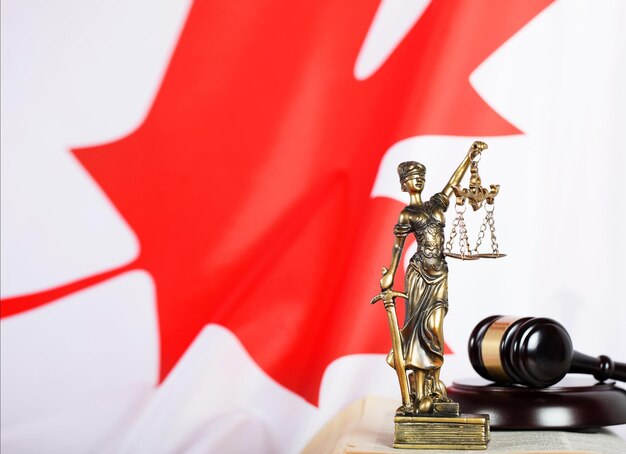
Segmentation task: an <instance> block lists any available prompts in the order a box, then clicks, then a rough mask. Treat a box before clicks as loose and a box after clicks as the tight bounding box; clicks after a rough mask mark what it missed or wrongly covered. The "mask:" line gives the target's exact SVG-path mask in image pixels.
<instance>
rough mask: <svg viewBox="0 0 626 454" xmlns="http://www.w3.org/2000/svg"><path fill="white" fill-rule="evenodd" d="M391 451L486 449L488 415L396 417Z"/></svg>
mask: <svg viewBox="0 0 626 454" xmlns="http://www.w3.org/2000/svg"><path fill="white" fill-rule="evenodd" d="M394 423H395V430H394V440H393V447H394V448H405V449H486V448H487V443H488V442H489V438H490V433H489V415H469V414H461V415H458V416H457V415H450V416H447V415H446V416H436V415H435V414H424V415H419V414H418V415H399V414H396V416H395V418H394Z"/></svg>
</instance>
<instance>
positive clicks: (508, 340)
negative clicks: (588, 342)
mask: <svg viewBox="0 0 626 454" xmlns="http://www.w3.org/2000/svg"><path fill="white" fill-rule="evenodd" d="M468 351H469V357H470V361H471V363H472V366H473V367H474V370H476V372H478V374H479V375H480V376H481V377H483V378H486V379H487V380H491V381H495V382H497V383H517V384H521V385H526V386H530V387H533V388H544V387H547V386H551V385H554V384H555V383H557V382H558V381H559V380H561V379H562V378H563V377H564V376H565V374H567V373H568V372H572V373H579V374H591V375H593V376H594V377H595V378H596V380H598V381H604V380H606V379H608V378H613V379H615V380H620V381H626V364H625V363H618V362H614V361H613V360H611V358H609V357H608V356H604V355H601V356H598V357H597V358H594V357H592V356H587V355H583V354H582V353H578V352H576V351H574V348H573V347H572V340H571V339H570V337H569V334H568V333H567V331H566V330H565V328H564V327H563V326H562V325H561V324H560V323H558V322H556V321H554V320H552V319H549V318H534V317H510V316H502V315H493V316H491V317H487V318H486V319H484V320H483V321H481V322H480V323H479V324H478V325H476V327H475V328H474V330H473V331H472V334H471V335H470V339H469V344H468Z"/></svg>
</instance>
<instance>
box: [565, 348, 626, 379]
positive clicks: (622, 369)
mask: <svg viewBox="0 0 626 454" xmlns="http://www.w3.org/2000/svg"><path fill="white" fill-rule="evenodd" d="M569 371H570V372H572V373H575V374H576V373H578V374H590V375H593V376H594V378H595V379H596V380H598V381H604V380H606V379H609V378H612V379H614V380H619V381H626V363H618V362H616V361H613V360H612V359H611V358H609V357H608V356H605V355H600V356H598V357H594V356H589V355H583V354H582V353H579V352H576V351H575V352H574V357H573V358H572V365H571V367H570V369H569Z"/></svg>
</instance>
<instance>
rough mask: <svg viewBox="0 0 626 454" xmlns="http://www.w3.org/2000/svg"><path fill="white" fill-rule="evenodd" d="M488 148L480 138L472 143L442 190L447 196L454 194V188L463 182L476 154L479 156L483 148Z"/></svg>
mask: <svg viewBox="0 0 626 454" xmlns="http://www.w3.org/2000/svg"><path fill="white" fill-rule="evenodd" d="M486 149H487V144H486V143H485V142H481V141H480V140H477V141H475V142H474V143H473V144H472V146H471V147H470V148H469V150H468V151H467V154H466V155H465V158H464V159H463V161H462V162H461V164H459V167H457V169H456V170H455V171H454V173H453V174H452V176H451V177H450V181H448V184H446V187H445V188H443V191H441V192H443V193H444V194H445V195H446V197H448V198H450V197H451V196H452V193H453V189H452V188H453V187H454V186H456V185H458V184H459V183H460V182H461V180H462V179H463V176H464V175H465V173H466V172H467V169H468V168H469V166H470V164H471V163H472V161H473V160H474V158H476V156H478V155H479V154H480V153H482V151H483V150H486Z"/></svg>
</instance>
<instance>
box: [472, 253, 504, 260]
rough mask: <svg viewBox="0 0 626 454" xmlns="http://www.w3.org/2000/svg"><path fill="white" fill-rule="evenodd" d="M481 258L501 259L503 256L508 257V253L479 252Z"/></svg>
mask: <svg viewBox="0 0 626 454" xmlns="http://www.w3.org/2000/svg"><path fill="white" fill-rule="evenodd" d="M477 255H478V257H480V258H481V259H499V258H501V257H506V254H500V253H498V254H477Z"/></svg>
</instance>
